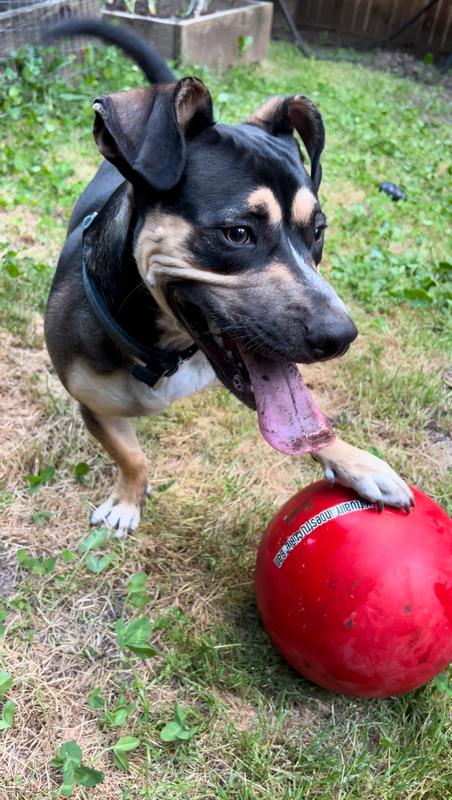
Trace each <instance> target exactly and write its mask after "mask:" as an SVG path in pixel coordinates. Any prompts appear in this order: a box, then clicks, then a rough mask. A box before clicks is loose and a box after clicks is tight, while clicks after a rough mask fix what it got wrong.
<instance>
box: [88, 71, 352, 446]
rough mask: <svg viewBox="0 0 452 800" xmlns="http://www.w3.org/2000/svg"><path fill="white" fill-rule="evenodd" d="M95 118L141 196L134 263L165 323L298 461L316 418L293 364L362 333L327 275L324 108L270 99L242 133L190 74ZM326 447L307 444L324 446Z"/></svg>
mask: <svg viewBox="0 0 452 800" xmlns="http://www.w3.org/2000/svg"><path fill="white" fill-rule="evenodd" d="M94 110H95V112H96V120H95V126H94V134H95V138H96V141H97V143H98V146H99V149H100V151H101V153H102V154H103V155H104V156H105V157H106V158H107V159H108V160H110V161H111V162H112V163H113V164H114V165H115V166H116V167H117V168H118V169H119V170H120V172H121V173H122V174H123V175H124V176H125V178H127V180H128V181H130V183H131V185H132V187H133V194H134V203H135V206H136V210H137V215H138V223H137V226H136V233H135V244H134V247H135V251H134V252H135V258H136V261H137V265H138V269H139V271H140V273H141V276H142V278H143V280H144V281H145V283H146V284H147V286H148V287H149V290H150V291H151V292H152V294H153V296H154V297H155V299H156V300H157V302H158V304H159V306H160V309H161V313H162V325H163V326H164V325H165V324H167V323H168V322H169V321H171V322H172V324H173V325H174V324H177V326H179V327H180V328H181V330H183V331H184V332H188V334H189V336H190V338H191V339H194V340H195V341H196V342H197V344H198V345H199V347H200V348H201V349H202V350H203V351H204V352H205V354H206V356H207V357H208V359H209V360H210V362H211V364H212V365H213V367H214V369H215V371H216V373H217V375H218V376H219V378H220V379H221V381H222V382H223V383H224V384H225V385H226V386H227V388H228V389H230V391H231V392H233V393H234V394H235V395H236V396H237V397H239V399H240V400H242V401H243V402H245V403H247V404H248V405H250V406H252V407H254V405H256V406H257V409H258V412H259V416H260V422H261V428H262V429H263V432H264V430H265V431H267V432H268V431H269V430H270V428H271V427H272V426H273V428H275V426H276V428H277V429H278V430H277V431H276V432H275V431H273V434H274V435H273V434H271V435H270V434H269V435H268V436H266V438H267V439H268V440H269V441H271V443H272V444H273V446H276V447H277V448H278V449H282V450H284V451H285V452H300V451H301V450H302V449H303V445H302V443H301V440H302V439H303V435H301V436H300V437H299V439H298V440H297V441H295V439H296V436H295V433H296V430H297V429H299V427H300V426H299V424H298V423H299V421H300V417H303V415H304V418H305V422H304V423H303V424H302V426H301V427H302V432H301V433H302V434H303V431H304V432H305V433H306V434H308V433H309V427H310V425H311V427H312V425H314V427H315V420H316V419H317V422H318V419H319V418H318V414H317V409H315V408H314V410H313V406H312V402H313V401H312V398H310V399H309V398H308V397H307V395H306V392H307V390H305V389H304V387H303V388H302V389H300V387H299V385H298V384H297V380H298V379H297V378H296V377H295V371H294V368H293V362H296V363H310V362H314V361H321V360H324V359H329V358H333V357H335V356H339V355H341V354H342V353H344V352H345V350H346V349H347V348H348V346H349V345H350V343H351V342H352V341H353V339H354V338H355V336H356V333H357V332H356V328H355V326H354V324H353V322H352V320H351V319H350V316H349V314H348V312H347V310H346V308H345V306H344V304H343V303H342V301H341V300H340V299H339V298H338V296H337V295H336V293H335V292H334V290H333V289H332V288H331V286H330V285H329V284H328V283H327V281H326V280H325V279H324V278H322V277H321V276H320V274H319V271H318V266H319V263H320V260H321V257H322V249H323V239H324V230H325V227H326V220H325V216H324V214H323V213H322V210H321V208H320V204H319V200H318V197H317V192H318V188H319V184H320V180H321V166H320V155H321V152H322V149H323V145H324V129H323V123H322V119H321V116H320V114H319V112H318V110H317V109H316V107H315V106H314V104H313V103H312V102H311V101H309V100H308V99H307V98H306V97H303V96H294V97H274V98H272V99H270V100H269V101H267V103H265V104H264V105H263V106H262V107H261V108H259V109H258V110H257V111H256V112H255V114H253V116H252V117H251V118H250V119H249V120H248V121H247V122H245V123H244V124H241V125H238V126H235V127H231V126H227V125H220V124H215V123H214V119H213V114H212V101H211V97H210V95H209V93H208V91H207V89H206V87H205V86H204V84H203V83H202V82H201V81H199V80H197V79H194V78H184V79H182V80H181V81H179V82H178V83H176V84H171V85H166V86H159V87H152V88H149V89H138V90H132V91H130V92H124V93H118V94H115V95H110V96H106V97H102V98H100V99H98V100H96V101H95V103H94ZM295 131H296V132H297V133H298V134H299V136H300V138H301V140H302V142H303V144H304V146H305V148H306V151H307V153H308V156H309V159H310V165H311V166H310V174H308V172H307V171H306V169H305V166H304V163H303V156H302V154H301V150H300V147H299V145H298V142H297V140H296V139H295V137H294V135H293V134H294V132H295ZM297 374H298V373H297ZM291 404H292V406H291ZM270 406H271V407H272V409H273V410H272V411H269V407H270ZM275 409H277V411H275ZM278 409H279V410H278ZM275 414H276V416H275ZM294 415H295V417H296V424H295V422H294ZM313 415H314V416H313ZM316 415H317V416H316ZM278 420H279V421H278ZM306 420H307V421H306ZM297 425H298V428H297ZM303 425H304V428H303ZM284 426H286V428H287V430H288V431H289V432H288V433H287V432H286V433H283V432H282V428H284ZM317 427H318V426H317ZM314 433H315V432H314ZM264 435H265V433H264ZM322 435H323V434H322ZM289 439H290V442H289ZM308 439H309V437H308ZM317 439H318V441H317ZM317 439H316V437H315V435H314V436H311V437H310V439H309V443H310V446H314V445H315V444H317V445H318V444H319V443H320V444H324V443H325V441H326V440H325V435H323V439H322V436H320V437H317ZM314 440H315V441H314ZM304 449H307V447H306V446H304Z"/></svg>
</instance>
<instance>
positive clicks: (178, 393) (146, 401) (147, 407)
mask: <svg viewBox="0 0 452 800" xmlns="http://www.w3.org/2000/svg"><path fill="white" fill-rule="evenodd" d="M131 382H133V394H134V399H135V401H136V402H137V404H138V405H139V406H140V412H139V413H141V414H155V413H158V412H159V411H164V410H165V409H166V408H168V407H169V406H170V405H171V403H174V401H175V400H182V398H184V397H188V396H189V395H191V394H194V393H195V392H200V391H202V390H203V389H210V388H211V387H212V386H215V385H218V380H217V377H216V375H215V372H214V371H213V369H212V367H211V366H210V364H209V362H208V360H207V358H206V357H205V355H204V353H202V352H201V351H198V352H197V353H195V355H194V356H192V357H191V358H190V359H189V360H188V361H185V362H184V363H182V364H181V365H180V367H179V369H178V370H177V372H176V373H175V374H174V375H171V376H170V377H169V378H161V380H160V381H159V382H158V383H157V384H156V385H155V386H154V387H151V386H147V385H146V384H145V383H141V382H140V381H137V380H136V379H135V378H132V377H131Z"/></svg>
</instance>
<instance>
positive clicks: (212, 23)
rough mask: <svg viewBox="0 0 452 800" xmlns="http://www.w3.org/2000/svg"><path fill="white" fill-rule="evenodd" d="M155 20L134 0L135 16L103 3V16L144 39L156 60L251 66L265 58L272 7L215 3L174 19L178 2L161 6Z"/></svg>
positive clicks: (243, 1) (116, 1)
mask: <svg viewBox="0 0 452 800" xmlns="http://www.w3.org/2000/svg"><path fill="white" fill-rule="evenodd" d="M165 6H166V13H167V14H170V13H171V12H172V15H171V16H164V15H163V14H164V13H165V11H163V12H161V13H160V14H159V16H150V15H149V13H145V12H146V11H147V9H148V4H147V3H146V2H143V0H138V2H137V3H136V5H135V12H134V13H129V12H127V11H125V10H121V7H122V9H124V2H123V0H113V2H111V3H108V4H107V10H105V11H104V17H105V18H106V19H109V20H113V19H115V20H118V21H119V22H120V23H121V24H123V25H126V26H127V27H129V28H132V29H133V30H135V31H136V32H137V33H139V34H141V36H144V37H145V38H146V39H147V40H148V41H149V42H150V43H151V44H152V45H153V46H154V47H155V48H156V50H158V52H159V53H160V55H162V56H163V57H164V58H166V59H177V60H180V61H181V62H182V63H184V64H203V65H204V66H207V67H210V68H211V69H226V68H227V67H229V66H231V65H232V64H234V63H237V62H238V63H240V64H252V63H253V62H256V61H261V60H262V59H263V58H265V55H266V53H267V48H268V43H269V41H270V32H271V25H272V17H273V3H269V2H261V0H235V2H229V3H226V2H222V1H221V0H216V1H215V2H211V3H209V4H208V8H207V13H203V14H201V15H200V16H196V17H189V18H184V17H182V16H175V14H176V13H177V8H178V7H180V6H181V3H178V2H173V3H166V4H165Z"/></svg>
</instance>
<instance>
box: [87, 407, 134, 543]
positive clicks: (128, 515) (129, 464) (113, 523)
mask: <svg viewBox="0 0 452 800" xmlns="http://www.w3.org/2000/svg"><path fill="white" fill-rule="evenodd" d="M80 411H81V414H82V417H83V420H84V422H85V425H86V427H87V428H88V430H89V432H90V433H91V434H92V436H94V437H95V438H96V439H97V440H98V441H99V442H100V443H101V445H102V446H103V447H104V448H105V450H106V451H107V453H108V454H109V456H110V457H111V458H112V459H113V461H114V462H115V464H116V465H117V466H118V468H119V477H118V481H117V483H116V486H115V488H114V490H113V491H112V493H111V494H110V496H109V497H108V499H107V500H106V501H105V502H104V503H102V505H100V506H99V508H97V509H96V510H95V511H94V513H93V515H92V517H91V524H92V525H98V524H102V523H103V524H105V525H108V526H109V527H110V528H113V529H115V530H116V531H117V534H116V535H117V536H118V537H121V538H122V537H123V536H126V535H127V533H128V532H129V531H132V530H134V529H135V528H136V527H137V525H138V523H139V521H140V512H141V506H142V504H143V502H144V500H145V498H146V495H147V494H148V467H147V461H146V457H145V455H144V453H143V451H142V449H141V447H140V445H139V444H138V440H137V437H136V435H135V432H134V430H133V428H132V424H131V422H130V420H128V419H126V418H125V417H113V416H101V415H99V414H97V413H94V412H93V411H91V409H89V408H88V407H87V406H86V405H84V404H83V403H80Z"/></svg>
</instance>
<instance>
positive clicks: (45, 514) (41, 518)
mask: <svg viewBox="0 0 452 800" xmlns="http://www.w3.org/2000/svg"><path fill="white" fill-rule="evenodd" d="M52 517H53V511H35V512H34V513H33V514H32V515H31V518H32V520H33V522H34V523H35V525H39V527H41V526H43V525H46V524H47V523H48V522H49V520H51V519H52Z"/></svg>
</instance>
